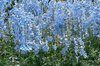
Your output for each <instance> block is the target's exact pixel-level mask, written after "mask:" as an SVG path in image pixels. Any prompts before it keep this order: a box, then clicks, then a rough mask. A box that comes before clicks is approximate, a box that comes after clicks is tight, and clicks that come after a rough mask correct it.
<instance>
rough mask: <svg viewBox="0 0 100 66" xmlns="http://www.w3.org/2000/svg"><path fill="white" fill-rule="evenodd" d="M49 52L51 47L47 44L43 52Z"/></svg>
mask: <svg viewBox="0 0 100 66" xmlns="http://www.w3.org/2000/svg"><path fill="white" fill-rule="evenodd" d="M48 50H49V46H48V45H47V44H46V45H45V46H43V51H44V52H47V51H48Z"/></svg>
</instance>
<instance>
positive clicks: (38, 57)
mask: <svg viewBox="0 0 100 66" xmlns="http://www.w3.org/2000/svg"><path fill="white" fill-rule="evenodd" d="M84 41H85V51H86V52H87V55H88V58H86V59H84V57H82V56H79V61H78V62H77V61H76V58H75V52H74V49H72V47H74V46H73V45H72V46H71V47H70V49H68V50H69V52H66V55H62V54H61V53H60V51H61V49H62V47H61V48H57V50H56V51H54V50H53V48H51V49H50V50H49V52H45V53H44V52H43V51H42V50H41V51H40V52H39V54H35V53H34V52H33V51H31V52H27V53H25V54H21V53H20V52H19V51H15V50H14V47H15V44H14V42H13V38H11V39H9V40H8V39H3V38H2V37H0V65H1V66H9V65H10V64H11V65H13V66H14V65H16V64H18V63H17V61H19V65H20V66H87V65H89V66H94V65H95V66H98V65H100V57H99V54H100V38H97V37H95V36H90V37H88V38H86V39H85V40H84ZM10 57H17V59H14V62H12V59H10Z"/></svg>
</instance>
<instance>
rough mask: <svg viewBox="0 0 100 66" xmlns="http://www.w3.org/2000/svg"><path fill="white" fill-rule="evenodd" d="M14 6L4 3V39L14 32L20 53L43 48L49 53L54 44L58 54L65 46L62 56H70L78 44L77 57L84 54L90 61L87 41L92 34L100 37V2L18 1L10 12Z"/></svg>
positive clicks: (0, 4) (0, 27)
mask: <svg viewBox="0 0 100 66" xmlns="http://www.w3.org/2000/svg"><path fill="white" fill-rule="evenodd" d="M10 3H11V0H2V1H0V36H4V34H5V32H9V31H10V33H11V34H12V35H14V36H15V38H14V42H15V43H16V44H17V43H19V44H20V46H18V45H16V47H15V50H16V51H19V50H21V51H22V53H25V52H27V51H31V50H32V49H34V52H35V53H36V54H37V53H39V50H41V49H42V50H43V51H44V52H47V51H49V49H50V46H49V45H50V44H49V43H50V42H51V44H52V47H53V49H54V50H55V51H56V50H57V48H59V47H58V45H63V46H64V47H63V48H62V50H61V54H65V55H66V51H68V48H69V47H70V46H71V45H73V44H74V46H75V48H73V49H75V53H76V55H77V56H78V54H79V53H80V55H83V56H84V58H86V57H87V53H86V52H85V51H84V48H85V46H84V41H83V40H84V39H85V38H86V37H88V36H91V35H95V36H97V37H100V1H99V0H98V1H95V2H94V3H92V1H91V0H84V1H80V0H78V1H74V2H72V0H68V1H66V2H61V1H59V2H56V1H55V0H51V1H50V2H49V3H48V0H40V1H38V0H19V2H17V1H14V3H15V4H14V5H13V8H12V9H11V10H9V11H8V12H6V11H5V10H6V8H7V7H11V5H10ZM7 13H8V14H9V17H7ZM6 18H8V21H7V22H5V19H6ZM9 26H10V29H8V28H9ZM58 39H60V40H59V42H56V41H57V40H58ZM76 59H78V57H76Z"/></svg>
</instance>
